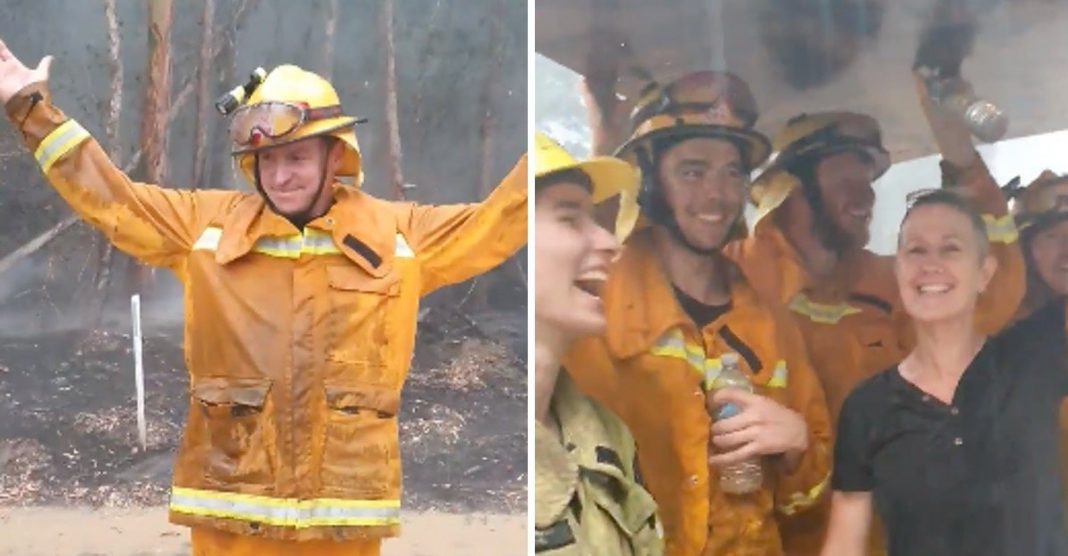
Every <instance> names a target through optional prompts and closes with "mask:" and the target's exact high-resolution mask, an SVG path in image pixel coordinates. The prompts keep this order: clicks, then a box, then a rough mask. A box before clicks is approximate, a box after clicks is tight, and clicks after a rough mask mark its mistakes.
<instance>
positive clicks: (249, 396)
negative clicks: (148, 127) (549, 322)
mask: <svg viewBox="0 0 1068 556" xmlns="http://www.w3.org/2000/svg"><path fill="white" fill-rule="evenodd" d="M50 62H51V58H46V59H45V60H43V61H42V63H41V64H40V65H39V66H38V67H37V68H35V69H29V68H27V67H26V66H24V65H23V64H22V63H21V62H20V61H19V60H18V59H17V58H15V56H14V55H13V54H12V53H11V52H10V51H9V50H8V49H7V47H6V46H4V45H3V43H0V100H2V101H3V102H4V105H5V108H6V112H7V115H8V118H9V119H10V120H11V122H12V123H13V124H14V125H15V127H16V128H17V129H18V131H19V132H20V133H21V134H22V136H23V138H24V141H25V143H26V145H27V146H28V147H29V148H30V149H31V150H32V151H33V152H34V156H35V157H36V159H37V161H38V163H39V164H40V166H41V170H42V172H43V173H44V174H45V176H46V177H47V179H48V181H49V182H50V183H51V184H52V186H53V187H54V188H55V189H56V191H57V192H58V193H59V194H60V195H61V196H62V197H63V199H64V200H65V201H67V203H68V204H70V206H71V208H72V209H74V211H75V212H76V213H77V214H78V215H79V216H80V217H82V218H83V219H84V220H86V221H88V222H89V223H91V224H92V225H94V226H95V227H97V228H98V229H99V230H100V231H101V232H103V233H104V234H105V236H107V238H108V239H109V240H110V241H111V242H112V243H113V244H114V245H115V246H116V247H118V248H119V249H121V250H123V251H124V252H126V253H128V254H130V255H131V256H133V257H135V258H137V259H139V260H141V261H143V262H145V263H148V264H151V265H156V266H162V267H166V268H169V269H171V270H172V271H173V272H174V273H175V274H176V275H177V277H178V279H179V280H180V281H181V283H182V284H183V286H184V289H185V330H186V341H185V359H186V361H187V364H188V367H189V376H190V397H189V406H188V407H189V409H188V420H187V422H186V424H185V429H184V431H183V434H182V438H181V444H180V447H179V450H178V456H177V461H176V462H175V467H174V485H173V490H172V493H171V499H170V519H171V521H172V522H174V523H177V524H181V525H186V526H190V527H191V528H192V546H193V553H194V554H196V555H198V556H200V555H224V554H225V555H231V556H233V555H242V554H249V555H251V554H255V555H257V556H262V555H282V554H297V553H300V554H317V555H334V554H337V555H340V554H346V555H350V554H363V555H374V554H378V553H379V546H380V542H381V539H382V538H383V537H390V536H396V535H397V534H398V533H399V521H400V520H399V517H400V493H401V470H400V454H399V449H398V437H397V410H398V406H399V402H400V390H401V386H402V385H403V383H404V379H405V375H406V373H407V371H408V365H409V360H410V358H411V354H412V348H413V343H414V339H415V325H416V312H417V307H418V304H419V298H420V296H422V295H423V294H426V293H427V292H430V291H432V290H434V289H437V288H439V287H442V286H445V285H448V284H452V283H456V282H459V281H462V280H466V279H468V278H471V277H472V276H475V275H477V274H479V273H481V272H485V271H486V270H489V269H490V268H492V267H493V266H495V265H496V264H498V263H500V262H501V261H503V260H505V259H506V258H507V257H508V256H510V255H511V254H513V253H514V252H515V251H516V250H518V248H519V247H520V246H521V245H522V244H523V243H524V241H525V239H526V206H527V186H526V164H525V157H524V158H523V159H522V160H521V161H520V163H519V164H518V165H517V166H516V167H515V168H514V169H513V171H512V173H511V174H510V175H509V176H508V177H507V178H506V179H505V180H504V181H503V182H502V184H501V185H500V186H499V187H498V188H497V189H496V190H495V191H494V192H493V193H492V194H491V195H490V196H489V198H487V199H486V200H485V201H483V202H482V203H480V204H474V205H463V206H442V207H426V206H417V205H413V204H407V203H394V202H387V201H383V200H379V199H376V198H374V197H372V196H370V195H368V194H366V193H364V192H362V191H361V190H360V189H359V187H358V185H359V179H358V176H360V175H361V173H360V151H359V148H358V146H357V143H356V135H355V131H354V127H355V119H354V118H352V117H350V116H347V115H345V113H344V111H343V110H342V108H341V106H340V104H339V100H338V96H337V93H336V92H335V91H334V88H333V87H332V86H331V85H330V84H329V83H328V82H326V81H325V80H323V79H322V78H320V77H319V76H317V75H315V74H312V73H309V72H305V71H303V70H301V69H299V68H297V67H295V66H280V67H278V68H276V69H275V70H273V71H272V72H271V73H270V74H269V75H267V76H266V80H265V81H264V82H263V83H262V84H261V85H260V86H259V87H258V88H257V89H256V90H255V92H254V93H253V94H252V95H251V96H250V97H249V99H248V102H247V103H246V105H245V106H242V107H241V108H239V109H238V110H237V111H236V112H235V113H234V114H233V117H232V121H231V128H230V129H231V138H232V140H233V142H234V145H235V154H236V156H237V163H238V165H239V166H240V168H241V170H242V171H243V173H244V174H245V176H246V177H248V178H249V179H250V180H251V181H252V182H253V183H255V184H256V187H257V189H258V190H259V193H258V194H257V193H242V192H236V191H223V190H204V191H196V192H191V191H181V190H174V189H165V188H161V187H159V186H155V185H150V184H143V183H134V182H132V181H131V180H130V179H129V178H128V177H126V176H125V175H123V173H122V172H121V171H119V170H118V169H116V167H115V166H114V165H113V164H112V162H111V161H110V160H108V158H107V156H106V155H105V154H104V151H103V150H102V149H101V148H100V146H99V145H98V144H97V142H96V141H95V140H93V139H92V137H91V136H90V134H89V132H88V131H86V130H85V128H83V127H82V126H81V125H79V124H78V122H77V121H75V120H73V119H70V118H68V117H67V116H66V115H65V114H64V113H63V112H61V111H60V110H59V109H58V108H57V107H56V106H54V105H53V104H52V102H51V99H50V95H49V90H48V87H47V80H48V68H49V64H50ZM338 176H353V177H357V180H356V183H357V186H347V185H343V184H341V183H339V182H337V181H335V178H336V177H338Z"/></svg>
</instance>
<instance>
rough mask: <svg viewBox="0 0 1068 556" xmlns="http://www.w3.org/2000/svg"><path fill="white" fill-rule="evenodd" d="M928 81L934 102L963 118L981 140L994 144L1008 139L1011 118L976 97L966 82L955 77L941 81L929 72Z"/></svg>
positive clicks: (934, 72) (942, 78)
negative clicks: (1006, 137)
mask: <svg viewBox="0 0 1068 556" xmlns="http://www.w3.org/2000/svg"><path fill="white" fill-rule="evenodd" d="M926 81H927V92H928V94H929V95H930V97H931V100H932V101H934V102H936V103H938V104H940V105H942V106H943V107H945V109H946V110H949V111H950V112H951V113H952V114H953V115H954V116H956V117H957V118H960V119H961V120H962V121H963V122H964V123H966V124H967V125H968V129H969V130H970V131H971V132H972V135H974V136H976V137H977V138H979V140H981V141H984V142H986V143H994V142H997V141H998V140H1000V139H1001V138H1002V137H1004V136H1005V132H1006V131H1008V129H1009V117H1008V116H1006V115H1005V113H1004V112H1003V111H1002V110H1001V109H1000V108H998V107H997V105H995V104H993V103H991V102H988V101H986V100H983V99H981V98H979V97H977V96H975V93H974V92H972V87H971V85H970V84H969V83H968V82H967V81H965V80H964V79H962V78H960V77H956V76H954V77H942V76H940V75H939V74H938V72H937V71H930V70H928V72H927V78H926Z"/></svg>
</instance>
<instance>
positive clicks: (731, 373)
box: [705, 353, 764, 494]
mask: <svg viewBox="0 0 1068 556" xmlns="http://www.w3.org/2000/svg"><path fill="white" fill-rule="evenodd" d="M719 360H720V362H721V363H722V366H723V368H722V370H720V372H719V373H718V374H716V373H715V371H714V370H713V371H710V372H709V373H708V374H706V375H705V380H706V381H707V382H708V388H709V389H710V390H713V391H716V390H723V389H725V388H737V389H739V390H745V391H746V392H753V391H754V390H753V383H752V382H750V381H749V378H748V377H747V376H745V374H744V373H743V372H742V370H741V368H740V367H739V365H738V354H737V353H725V354H723V355H722V356H720V358H719ZM738 411H739V410H738V407H737V406H735V405H734V404H732V403H725V404H723V405H721V406H719V407H718V408H717V409H716V415H715V419H716V420H717V421H718V420H720V419H727V418H729V417H732V416H734V415H737V414H738ZM763 482H764V472H763V470H762V469H761V467H760V458H753V459H750V460H746V461H743V462H739V463H735V464H732V465H726V466H723V467H721V468H719V488H720V490H722V491H723V492H726V493H727V494H749V493H750V492H755V491H756V490H758V489H759V488H760V485H761V484H762V483H763Z"/></svg>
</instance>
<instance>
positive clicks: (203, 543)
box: [190, 527, 382, 556]
mask: <svg viewBox="0 0 1068 556" xmlns="http://www.w3.org/2000/svg"><path fill="white" fill-rule="evenodd" d="M190 534H191V538H192V544H193V556H379V554H380V552H379V550H380V549H381V547H382V541H381V539H367V540H356V541H347V542H341V543H339V542H333V541H305V542H295V541H277V540H273V539H263V538H260V537H249V536H245V535H235V534H233V533H227V532H225V531H219V530H216V529H208V528H205V527H193V528H192V529H191V531H190Z"/></svg>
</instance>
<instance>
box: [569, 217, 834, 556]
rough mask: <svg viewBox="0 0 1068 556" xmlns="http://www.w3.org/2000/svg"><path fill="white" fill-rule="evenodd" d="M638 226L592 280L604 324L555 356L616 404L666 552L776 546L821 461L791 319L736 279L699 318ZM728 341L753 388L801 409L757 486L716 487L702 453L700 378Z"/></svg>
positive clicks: (813, 406)
mask: <svg viewBox="0 0 1068 556" xmlns="http://www.w3.org/2000/svg"><path fill="white" fill-rule="evenodd" d="M651 239H652V238H651V236H650V234H649V232H648V231H644V232H639V233H637V234H636V235H635V236H633V237H632V238H631V240H630V241H629V242H628V243H627V245H626V246H625V247H624V249H623V253H622V254H621V256H620V260H619V261H618V263H617V264H616V265H615V266H614V267H613V269H612V272H611V274H610V276H609V278H608V281H607V283H606V284H605V288H604V291H603V294H602V296H603V299H604V306H605V315H606V317H607V320H608V328H607V330H606V332H605V334H604V336H603V337H595V338H587V339H584V340H582V341H580V342H578V343H577V344H576V345H575V346H574V348H573V349H572V350H571V351H570V352H569V354H568V355H567V357H566V358H565V366H566V368H567V369H569V370H571V373H572V377H573V379H574V380H575V383H576V384H577V385H578V386H579V388H580V389H582V390H583V391H585V392H587V393H588V394H589V395H591V396H592V397H593V398H595V399H596V400H597V401H599V402H601V403H602V404H604V405H605V406H606V407H608V409H609V410H611V411H613V412H615V413H616V414H618V415H619V416H620V417H621V418H622V419H623V421H624V423H626V425H627V426H628V427H629V428H630V431H631V433H632V434H633V435H634V439H635V442H636V443H637V446H638V462H639V466H640V469H641V476H642V478H643V480H644V483H645V485H646V487H647V488H648V489H649V491H650V492H651V493H652V494H653V498H654V499H656V502H657V504H658V510H659V512H660V518H661V520H662V523H663V527H664V540H665V553H666V554H669V555H673V556H694V555H698V554H704V555H715V556H719V555H730V556H747V555H753V556H757V555H759V556H775V555H778V554H782V548H781V545H780V541H779V530H778V523H777V517H779V516H790V515H796V514H798V513H799V512H802V511H803V510H806V509H808V508H810V507H812V506H813V505H814V504H815V503H816V502H817V500H818V499H819V498H820V497H821V496H823V494H824V492H825V491H826V487H827V482H828V476H829V473H830V451H829V449H830V448H829V446H830V436H831V432H830V425H829V419H828V416H827V407H826V402H825V401H824V398H823V393H822V392H821V391H820V387H819V381H818V380H817V379H816V376H815V374H814V373H813V371H812V368H811V367H810V365H809V362H808V358H807V355H806V354H805V351H804V345H803V344H802V342H801V338H800V336H799V335H798V334H797V330H796V328H795V327H794V325H793V324H792V323H791V322H790V320H789V318H788V317H786V316H785V315H784V314H783V313H782V312H781V311H779V310H776V309H774V308H772V307H769V306H766V305H764V304H763V303H761V302H760V301H759V300H758V298H757V296H756V293H755V292H754V291H753V290H752V289H750V288H749V286H748V285H747V284H746V283H745V282H744V281H743V280H741V278H740V276H739V277H738V279H737V280H734V281H733V283H732V290H731V308H730V310H729V311H727V312H726V313H725V314H723V315H722V316H720V317H719V318H718V319H716V320H715V321H714V322H712V323H710V324H709V325H708V326H706V327H704V328H703V329H701V330H698V329H697V326H696V325H695V324H694V323H693V321H692V320H691V319H690V318H689V317H688V316H687V315H686V313H685V312H684V311H683V309H682V308H681V307H680V306H679V304H678V302H677V301H676V299H675V294H674V291H673V290H672V286H671V283H670V281H669V280H668V278H667V277H666V276H665V274H664V273H663V270H662V269H661V266H660V262H659V258H658V257H657V255H656V253H655V251H654V250H653V246H652V242H651ZM725 352H736V353H738V354H739V355H740V356H741V364H742V367H743V370H744V371H745V372H747V373H750V375H751V377H752V379H753V383H754V385H755V387H756V389H757V392H758V393H760V394H762V395H766V396H769V397H771V398H772V399H774V400H776V401H777V402H779V403H781V404H783V405H785V406H787V407H789V408H791V409H793V410H795V411H797V412H799V413H801V414H802V415H803V416H804V417H805V420H806V422H807V423H808V427H809V434H810V438H809V449H808V451H807V452H806V453H805V455H804V457H803V458H802V460H801V463H800V465H799V466H798V467H797V468H796V469H795V470H793V472H792V473H790V474H788V475H787V474H785V473H783V472H781V471H780V467H779V466H778V465H777V464H776V462H775V461H774V459H775V458H768V459H767V465H765V469H764V471H765V483H764V488H763V489H761V490H759V491H757V492H756V493H754V494H751V495H746V496H731V495H727V494H725V493H723V492H721V491H720V490H719V483H718V481H719V479H718V475H717V472H716V470H715V469H714V468H710V467H709V465H708V453H709V437H710V427H711V426H712V419H711V417H710V416H709V414H708V411H707V409H706V408H705V392H704V390H703V388H702V380H703V377H704V375H705V371H706V370H707V369H715V368H716V367H718V365H719V359H718V358H719V356H720V355H721V354H723V353H725Z"/></svg>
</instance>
